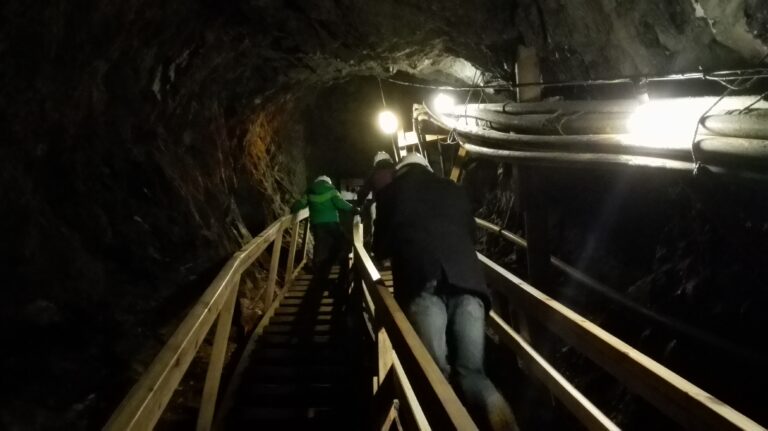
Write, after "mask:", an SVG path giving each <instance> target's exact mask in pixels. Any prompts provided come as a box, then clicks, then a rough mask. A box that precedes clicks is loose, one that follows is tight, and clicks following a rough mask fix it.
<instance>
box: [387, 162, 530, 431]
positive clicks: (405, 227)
mask: <svg viewBox="0 0 768 431" xmlns="http://www.w3.org/2000/svg"><path fill="white" fill-rule="evenodd" d="M377 203H378V216H377V218H376V228H375V236H374V253H375V255H376V256H379V257H389V258H391V260H392V275H393V279H394V280H393V281H394V286H395V290H394V295H395V299H396V300H397V302H398V303H399V304H400V306H401V307H402V308H403V310H404V312H405V313H406V315H407V316H408V320H409V321H410V322H411V324H412V325H413V327H414V329H415V330H416V333H418V334H419V337H420V338H421V340H422V341H423V342H424V345H425V346H426V348H427V350H428V351H429V352H430V354H431V355H432V357H433V358H434V359H435V362H437V365H438V366H439V367H440V369H441V370H442V371H443V373H444V374H445V375H446V377H448V378H449V380H450V381H451V384H452V385H453V387H454V388H455V389H456V391H457V393H458V394H459V396H460V397H461V398H462V400H463V401H464V402H465V403H466V405H467V408H468V410H469V411H470V413H472V415H473V417H474V418H475V421H476V422H477V423H478V425H479V426H480V427H481V429H491V430H515V429H517V425H516V422H515V418H514V415H513V413H512V410H511V409H510V407H509V405H508V404H507V402H506V401H505V400H504V398H503V396H502V395H501V394H500V393H499V391H498V390H497V389H496V387H495V386H494V385H493V383H491V381H490V380H489V379H488V377H487V376H486V375H485V371H484V366H483V362H484V348H485V346H484V342H485V316H486V314H487V312H488V311H489V310H490V307H491V298H490V292H489V291H488V287H487V285H486V282H485V277H484V274H483V270H482V268H481V266H480V262H479V260H478V259H477V255H476V254H475V244H474V242H475V241H474V239H475V220H474V217H473V214H472V209H471V204H470V201H469V198H468V196H467V195H466V193H465V192H464V190H463V189H462V188H461V187H460V186H458V185H457V184H455V183H453V182H451V181H450V180H448V179H445V178H440V177H438V176H437V175H435V174H434V173H433V172H432V170H431V169H430V168H429V165H428V163H427V161H426V160H425V159H424V158H423V157H421V156H420V155H418V154H415V153H412V154H409V155H407V156H406V157H405V158H403V160H402V161H401V162H400V163H399V164H398V166H397V171H396V174H395V179H394V180H393V181H392V183H391V184H390V185H389V186H388V187H386V188H385V189H383V190H382V191H381V193H380V194H379V196H378V200H377Z"/></svg>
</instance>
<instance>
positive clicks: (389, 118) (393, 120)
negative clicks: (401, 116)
mask: <svg viewBox="0 0 768 431" xmlns="http://www.w3.org/2000/svg"><path fill="white" fill-rule="evenodd" d="M397 125H398V124H397V117H395V114H393V113H392V111H381V112H380V113H379V128H380V129H381V131H382V132H384V133H386V134H388V135H391V134H393V133H395V132H397Z"/></svg>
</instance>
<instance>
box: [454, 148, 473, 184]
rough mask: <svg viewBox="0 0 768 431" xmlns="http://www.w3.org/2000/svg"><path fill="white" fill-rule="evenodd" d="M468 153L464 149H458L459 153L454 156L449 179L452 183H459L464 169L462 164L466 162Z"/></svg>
mask: <svg viewBox="0 0 768 431" xmlns="http://www.w3.org/2000/svg"><path fill="white" fill-rule="evenodd" d="M468 155H469V153H468V152H467V150H466V149H464V147H459V152H458V153H457V154H456V158H455V159H454V160H453V167H452V168H451V176H450V179H451V181H453V182H454V183H459V182H461V173H462V169H464V163H465V162H466V161H467V157H468Z"/></svg>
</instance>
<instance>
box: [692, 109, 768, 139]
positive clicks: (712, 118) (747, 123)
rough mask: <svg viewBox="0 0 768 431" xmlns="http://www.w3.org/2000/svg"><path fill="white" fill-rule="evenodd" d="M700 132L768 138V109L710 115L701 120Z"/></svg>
mask: <svg viewBox="0 0 768 431" xmlns="http://www.w3.org/2000/svg"><path fill="white" fill-rule="evenodd" d="M699 131H700V132H706V133H707V134H709V135H720V136H733V137H738V138H749V139H768V111H765V110H761V111H758V112H756V113H750V114H739V115H709V116H707V117H706V118H704V119H703V120H702V122H701V127H700V129H699Z"/></svg>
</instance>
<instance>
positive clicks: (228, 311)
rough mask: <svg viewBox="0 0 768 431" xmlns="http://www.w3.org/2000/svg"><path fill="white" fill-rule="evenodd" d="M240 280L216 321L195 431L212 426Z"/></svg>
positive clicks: (205, 429) (234, 281)
mask: <svg viewBox="0 0 768 431" xmlns="http://www.w3.org/2000/svg"><path fill="white" fill-rule="evenodd" d="M239 281H240V278H239V277H238V278H237V279H236V280H233V282H232V284H231V287H230V292H229V293H228V297H227V301H226V302H225V304H224V307H223V308H222V310H221V313H219V317H218V318H217V319H216V320H217V322H216V334H215V335H214V337H213V348H212V349H211V357H210V360H209V361H208V371H207V373H206V376H205V386H204V387H203V395H202V398H201V399H200V411H199V412H198V415H197V431H210V429H211V425H212V424H213V413H214V411H215V409H216V398H217V396H218V394H219V385H220V383H221V370H222V369H223V368H224V359H226V356H227V345H228V344H229V331H230V328H232V316H233V315H234V313H235V303H236V302H237V292H238V290H239V289H238V288H239V286H240V283H239Z"/></svg>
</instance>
